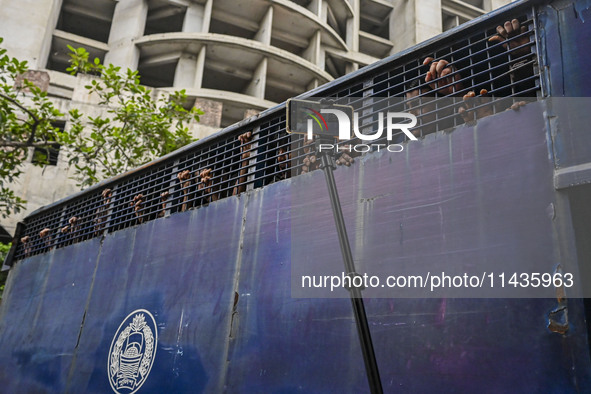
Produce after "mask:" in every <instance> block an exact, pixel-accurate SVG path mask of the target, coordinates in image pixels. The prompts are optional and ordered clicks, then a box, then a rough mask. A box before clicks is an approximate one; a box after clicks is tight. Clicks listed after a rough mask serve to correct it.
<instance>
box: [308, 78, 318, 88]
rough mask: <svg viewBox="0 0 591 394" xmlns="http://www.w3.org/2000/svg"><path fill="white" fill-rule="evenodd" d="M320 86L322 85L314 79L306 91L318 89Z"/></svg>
mask: <svg viewBox="0 0 591 394" xmlns="http://www.w3.org/2000/svg"><path fill="white" fill-rule="evenodd" d="M318 86H320V84H319V83H318V79H317V78H314V79H313V80H312V81H311V82H310V83H309V84H308V86H306V90H312V89H315V88H317V87H318Z"/></svg>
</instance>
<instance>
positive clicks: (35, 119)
mask: <svg viewBox="0 0 591 394" xmlns="http://www.w3.org/2000/svg"><path fill="white" fill-rule="evenodd" d="M0 97H1V98H3V99H4V100H7V101H10V102H11V103H13V104H14V105H16V106H17V107H19V108H20V109H22V110H23V111H25V112H26V113H27V114H29V116H30V117H31V118H33V120H34V121H35V123H39V119H38V118H37V116H35V114H34V113H33V112H31V110H29V109H28V108H27V107H25V106H24V105H22V104H21V103H19V102H18V100H15V99H13V98H12V97H10V96H7V95H5V94H3V93H0Z"/></svg>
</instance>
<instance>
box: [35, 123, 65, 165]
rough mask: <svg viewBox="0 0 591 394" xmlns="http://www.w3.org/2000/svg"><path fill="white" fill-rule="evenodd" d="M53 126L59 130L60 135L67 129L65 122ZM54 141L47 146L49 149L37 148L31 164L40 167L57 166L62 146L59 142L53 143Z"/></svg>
mask: <svg viewBox="0 0 591 394" xmlns="http://www.w3.org/2000/svg"><path fill="white" fill-rule="evenodd" d="M52 126H53V127H55V128H57V129H59V130H58V133H60V132H62V131H63V130H64V127H65V122H54V123H52ZM51 141H54V140H53V139H52V140H50V142H49V143H48V144H47V147H35V149H34V150H33V158H32V159H31V163H33V164H38V165H49V166H56V165H57V161H58V158H59V154H60V147H61V145H60V144H58V143H57V142H54V143H52V142H51Z"/></svg>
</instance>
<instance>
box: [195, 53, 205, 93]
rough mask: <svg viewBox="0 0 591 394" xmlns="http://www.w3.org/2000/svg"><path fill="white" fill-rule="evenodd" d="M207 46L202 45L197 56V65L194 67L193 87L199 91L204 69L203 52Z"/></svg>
mask: <svg viewBox="0 0 591 394" xmlns="http://www.w3.org/2000/svg"><path fill="white" fill-rule="evenodd" d="M206 51H207V46H205V45H203V46H202V47H201V50H200V51H199V54H198V55H197V64H196V66H195V81H194V83H193V87H194V88H196V89H199V88H200V87H201V86H202V85H203V69H204V68H205V52H206Z"/></svg>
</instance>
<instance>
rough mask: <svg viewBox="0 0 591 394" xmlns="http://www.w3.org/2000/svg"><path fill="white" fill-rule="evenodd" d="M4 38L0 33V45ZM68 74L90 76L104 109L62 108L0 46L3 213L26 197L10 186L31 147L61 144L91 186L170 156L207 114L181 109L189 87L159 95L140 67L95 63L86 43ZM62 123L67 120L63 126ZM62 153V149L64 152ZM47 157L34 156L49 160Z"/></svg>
mask: <svg viewBox="0 0 591 394" xmlns="http://www.w3.org/2000/svg"><path fill="white" fill-rule="evenodd" d="M1 42H2V39H1V38H0V43H1ZM69 48H70V50H71V51H72V53H71V54H70V57H71V61H70V67H69V68H68V71H70V72H71V73H72V74H79V73H81V74H88V75H89V77H88V78H89V80H90V83H89V84H88V85H87V86H85V88H86V89H87V91H88V93H89V94H92V95H93V97H96V100H97V101H98V104H99V105H102V106H104V108H105V110H104V111H101V112H102V114H101V115H98V116H95V117H93V116H87V115H85V114H84V113H83V112H82V111H81V110H79V109H71V110H70V111H69V112H68V114H63V113H61V112H60V111H59V110H58V109H57V108H56V107H55V106H54V104H53V103H52V101H51V100H50V99H49V98H48V96H47V93H46V92H43V91H42V90H41V89H40V88H39V87H37V86H35V85H34V84H33V83H31V82H29V81H28V80H26V79H24V80H23V81H22V83H15V81H17V77H18V76H19V75H22V74H23V73H25V72H26V71H27V64H26V62H21V61H19V60H18V59H15V58H11V57H9V56H8V55H6V50H5V49H1V48H0V163H1V164H0V214H1V215H2V216H3V217H7V216H8V215H10V214H11V213H17V212H19V211H20V210H21V209H22V208H23V206H24V203H25V201H23V200H22V199H21V198H19V197H18V196H17V195H15V194H14V192H13V191H12V190H11V189H10V187H9V186H10V183H12V182H14V181H15V180H17V178H18V177H19V176H20V175H21V174H22V164H23V163H24V162H25V161H26V160H27V157H28V150H29V148H41V149H44V150H46V151H47V152H49V149H50V148H52V147H54V146H55V144H56V143H59V144H60V145H62V149H61V152H63V154H65V155H66V156H65V157H66V159H67V160H68V163H69V164H70V165H72V166H74V179H76V180H77V182H78V185H79V186H82V187H85V186H90V185H92V184H94V183H96V182H98V181H100V180H102V179H106V178H108V177H112V176H115V175H117V174H120V173H122V172H125V171H127V170H130V169H132V168H134V167H137V166H139V165H141V164H144V163H146V162H149V161H150V160H153V159H155V158H157V157H159V156H162V155H165V154H167V153H170V152H172V151H174V150H175V149H178V148H180V147H181V146H183V145H186V144H187V143H189V142H192V141H193V138H192V137H191V136H190V134H189V131H188V127H187V125H188V124H189V122H191V121H193V120H195V121H198V120H199V115H200V114H202V113H203V112H202V111H201V110H199V109H196V108H191V109H186V108H184V107H183V104H184V102H185V101H186V98H187V97H186V94H185V91H183V90H181V91H177V92H173V93H170V94H160V95H158V96H157V95H156V94H155V92H153V91H152V90H150V89H148V88H146V87H145V86H142V85H141V84H140V76H139V75H138V72H137V71H133V70H130V69H128V70H126V71H125V72H123V71H122V70H121V69H120V67H115V66H113V65H103V64H101V62H100V61H99V59H97V58H95V59H94V60H93V61H90V58H89V53H88V52H87V51H86V50H85V49H84V48H77V49H74V48H72V47H69ZM56 120H68V121H69V125H68V127H66V129H65V130H60V129H59V128H57V127H54V124H55V121H56ZM61 152H60V154H62V153H61ZM47 156H48V155H45V156H44V155H41V157H42V160H35V161H34V163H33V164H35V165H41V166H43V165H46V164H47Z"/></svg>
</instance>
